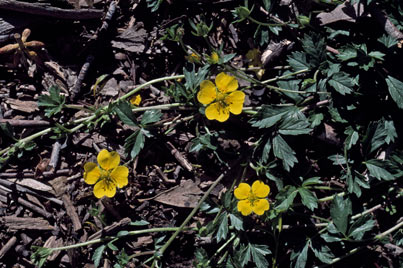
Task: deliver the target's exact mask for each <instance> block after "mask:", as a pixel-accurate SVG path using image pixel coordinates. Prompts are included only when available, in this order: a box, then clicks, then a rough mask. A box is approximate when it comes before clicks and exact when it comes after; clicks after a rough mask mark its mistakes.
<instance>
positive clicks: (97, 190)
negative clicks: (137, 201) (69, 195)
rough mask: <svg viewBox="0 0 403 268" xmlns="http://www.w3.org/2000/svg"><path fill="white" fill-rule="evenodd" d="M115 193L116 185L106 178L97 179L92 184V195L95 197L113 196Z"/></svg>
mask: <svg viewBox="0 0 403 268" xmlns="http://www.w3.org/2000/svg"><path fill="white" fill-rule="evenodd" d="M115 194H116V185H115V184H114V183H113V182H112V181H110V180H107V179H103V180H101V181H99V182H98V183H97V184H95V186H94V195H95V197H97V198H102V197H103V196H105V195H106V196H107V197H113V196H114V195H115Z"/></svg>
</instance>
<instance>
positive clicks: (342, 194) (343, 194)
mask: <svg viewBox="0 0 403 268" xmlns="http://www.w3.org/2000/svg"><path fill="white" fill-rule="evenodd" d="M346 194H347V193H346V192H341V193H338V194H334V195H331V196H327V197H323V198H320V199H318V202H320V203H321V202H326V201H332V200H333V199H334V198H335V197H336V196H345V195H346Z"/></svg>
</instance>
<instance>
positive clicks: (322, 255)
mask: <svg viewBox="0 0 403 268" xmlns="http://www.w3.org/2000/svg"><path fill="white" fill-rule="evenodd" d="M318 246H320V248H317V247H314V245H311V249H312V251H313V253H314V254H315V256H316V258H318V259H319V260H320V261H321V262H323V263H331V262H332V261H333V258H334V255H333V253H332V252H331V251H330V248H329V247H328V246H323V245H318Z"/></svg>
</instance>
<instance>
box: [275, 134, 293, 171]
mask: <svg viewBox="0 0 403 268" xmlns="http://www.w3.org/2000/svg"><path fill="white" fill-rule="evenodd" d="M273 153H274V156H276V157H278V158H280V159H281V160H283V166H284V169H285V170H286V171H290V168H292V167H293V166H294V164H295V163H298V159H297V158H296V157H295V152H294V151H293V149H291V147H290V146H289V145H288V144H287V142H286V141H285V140H284V139H283V138H282V137H281V136H280V135H277V136H275V137H274V138H273Z"/></svg>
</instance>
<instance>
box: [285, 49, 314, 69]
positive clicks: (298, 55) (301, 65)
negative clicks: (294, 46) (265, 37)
mask: <svg viewBox="0 0 403 268" xmlns="http://www.w3.org/2000/svg"><path fill="white" fill-rule="evenodd" d="M287 62H288V64H289V65H290V66H291V67H292V68H293V69H294V70H295V71H301V70H305V69H309V68H310V65H309V63H308V62H307V60H306V54H305V53H304V52H299V51H297V52H293V53H292V54H291V56H288V59H287Z"/></svg>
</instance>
